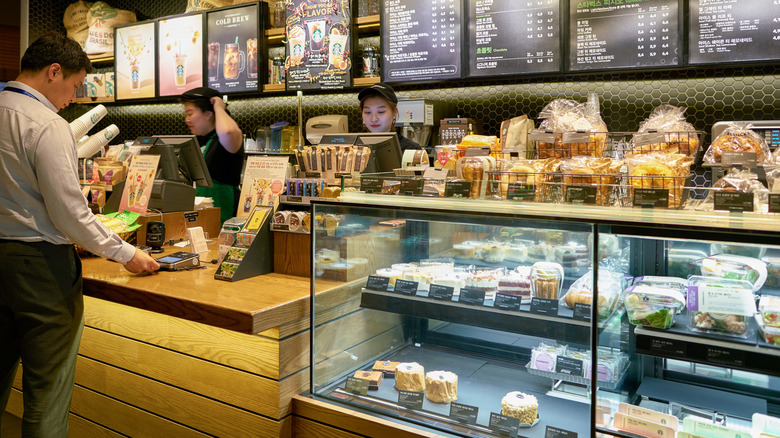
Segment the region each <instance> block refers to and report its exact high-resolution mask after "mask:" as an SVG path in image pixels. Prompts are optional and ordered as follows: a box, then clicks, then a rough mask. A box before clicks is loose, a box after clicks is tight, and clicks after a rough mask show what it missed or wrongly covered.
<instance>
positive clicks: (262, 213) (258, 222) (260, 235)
mask: <svg viewBox="0 0 780 438" xmlns="http://www.w3.org/2000/svg"><path fill="white" fill-rule="evenodd" d="M272 213H273V208H272V207H268V206H257V207H255V209H254V210H253V211H252V213H251V214H250V215H249V219H248V220H247V221H246V223H245V224H244V227H243V228H241V231H239V232H238V234H237V235H236V241H235V242H234V243H233V246H231V247H230V248H229V249H228V252H227V254H226V255H225V258H224V259H223V260H222V262H221V263H220V265H219V267H218V268H217V272H216V273H215V274H214V278H215V279H217V280H226V281H238V280H243V279H245V278H250V277H255V276H258V275H264V274H269V273H271V272H273V268H274V259H273V256H274V250H273V244H274V240H273V235H272V233H271V218H272V216H273V214H272Z"/></svg>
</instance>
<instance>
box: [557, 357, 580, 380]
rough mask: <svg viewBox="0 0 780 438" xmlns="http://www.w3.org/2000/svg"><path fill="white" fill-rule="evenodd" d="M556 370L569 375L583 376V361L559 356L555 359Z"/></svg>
mask: <svg viewBox="0 0 780 438" xmlns="http://www.w3.org/2000/svg"><path fill="white" fill-rule="evenodd" d="M555 372H556V373H558V374H566V375H569V376H577V377H582V361H581V360H579V359H572V358H570V357H565V356H558V359H557V360H556V361H555Z"/></svg>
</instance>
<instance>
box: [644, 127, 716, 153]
mask: <svg viewBox="0 0 780 438" xmlns="http://www.w3.org/2000/svg"><path fill="white" fill-rule="evenodd" d="M703 138H704V131H669V132H663V131H648V132H637V133H634V134H633V135H632V137H631V141H630V149H629V150H630V152H631V153H634V154H646V153H648V152H664V153H670V154H683V155H686V156H688V157H692V156H694V155H695V154H696V152H697V151H698V149H699V146H700V145H701V139H703Z"/></svg>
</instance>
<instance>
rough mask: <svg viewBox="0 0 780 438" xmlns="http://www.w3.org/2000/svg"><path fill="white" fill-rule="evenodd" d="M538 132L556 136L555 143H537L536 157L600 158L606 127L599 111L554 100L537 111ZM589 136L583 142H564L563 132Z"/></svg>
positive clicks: (569, 102) (582, 105)
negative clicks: (586, 156) (582, 156)
mask: <svg viewBox="0 0 780 438" xmlns="http://www.w3.org/2000/svg"><path fill="white" fill-rule="evenodd" d="M539 118H540V119H542V122H541V123H540V124H539V129H540V130H541V131H544V132H552V133H556V134H559V135H556V138H555V143H554V144H551V143H546V142H539V143H538V144H537V151H536V153H537V157H538V158H562V157H572V156H576V155H590V156H593V157H601V156H602V155H603V154H604V149H605V146H606V140H607V134H606V133H607V125H606V123H604V121H603V120H602V119H601V115H600V114H599V112H598V110H596V109H595V108H592V107H588V106H586V105H585V104H582V103H579V102H576V101H573V100H568V99H555V100H553V101H551V102H550V103H548V104H547V105H545V107H544V108H542V110H541V111H540V112H539ZM578 132H579V133H591V135H590V136H589V138H588V141H586V142H572V143H568V142H567V143H564V135H563V134H564V133H578Z"/></svg>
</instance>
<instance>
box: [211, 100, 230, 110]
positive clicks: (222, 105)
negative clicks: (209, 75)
mask: <svg viewBox="0 0 780 438" xmlns="http://www.w3.org/2000/svg"><path fill="white" fill-rule="evenodd" d="M209 101H210V102H211V104H212V105H214V110H215V111H216V110H217V108H219V109H221V110H222V111H224V110H225V108H227V104H226V103H225V101H224V100H222V98H221V97H219V96H214V97H212V98H211V99H209Z"/></svg>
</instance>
